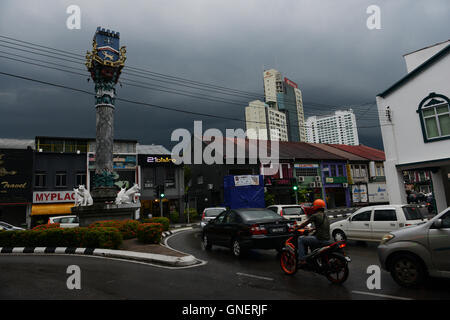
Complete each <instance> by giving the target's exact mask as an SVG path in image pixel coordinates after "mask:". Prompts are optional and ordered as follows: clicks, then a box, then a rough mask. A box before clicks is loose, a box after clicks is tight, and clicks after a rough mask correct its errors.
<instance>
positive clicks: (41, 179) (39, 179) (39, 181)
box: [34, 172, 47, 188]
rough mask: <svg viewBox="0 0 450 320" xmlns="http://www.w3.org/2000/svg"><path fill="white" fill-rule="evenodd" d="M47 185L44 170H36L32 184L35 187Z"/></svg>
mask: <svg viewBox="0 0 450 320" xmlns="http://www.w3.org/2000/svg"><path fill="white" fill-rule="evenodd" d="M46 185H47V174H46V173H45V172H36V175H35V181H34V186H35V187H36V188H45V186H46Z"/></svg>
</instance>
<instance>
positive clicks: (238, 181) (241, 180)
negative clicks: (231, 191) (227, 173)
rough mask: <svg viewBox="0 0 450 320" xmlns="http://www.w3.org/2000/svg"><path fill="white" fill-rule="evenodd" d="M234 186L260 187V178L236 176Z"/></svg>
mask: <svg viewBox="0 0 450 320" xmlns="http://www.w3.org/2000/svg"><path fill="white" fill-rule="evenodd" d="M234 186H235V187H243V186H259V176H251V175H246V176H234Z"/></svg>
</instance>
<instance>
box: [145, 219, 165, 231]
mask: <svg viewBox="0 0 450 320" xmlns="http://www.w3.org/2000/svg"><path fill="white" fill-rule="evenodd" d="M142 222H143V223H160V224H161V225H162V227H163V231H167V230H169V226H170V220H169V219H168V218H166V217H153V218H150V219H143V220H142Z"/></svg>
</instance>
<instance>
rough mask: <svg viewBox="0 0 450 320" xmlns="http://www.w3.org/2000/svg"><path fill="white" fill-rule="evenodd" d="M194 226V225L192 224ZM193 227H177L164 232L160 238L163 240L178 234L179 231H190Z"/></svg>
mask: <svg viewBox="0 0 450 320" xmlns="http://www.w3.org/2000/svg"><path fill="white" fill-rule="evenodd" d="M194 225H195V224H194ZM194 225H184V226H182V227H179V228H177V229H172V230H169V231H164V232H163V233H162V235H161V236H162V238H163V239H164V238H165V237H168V236H171V235H172V234H174V233H177V232H180V231H185V230H191V229H192V228H193V226H194Z"/></svg>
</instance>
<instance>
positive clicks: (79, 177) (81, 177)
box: [76, 173, 86, 186]
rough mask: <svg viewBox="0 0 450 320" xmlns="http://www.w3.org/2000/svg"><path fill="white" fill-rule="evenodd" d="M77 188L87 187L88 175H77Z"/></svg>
mask: <svg viewBox="0 0 450 320" xmlns="http://www.w3.org/2000/svg"><path fill="white" fill-rule="evenodd" d="M76 178H77V184H76V185H77V186H80V185H86V174H85V173H77V177H76Z"/></svg>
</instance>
